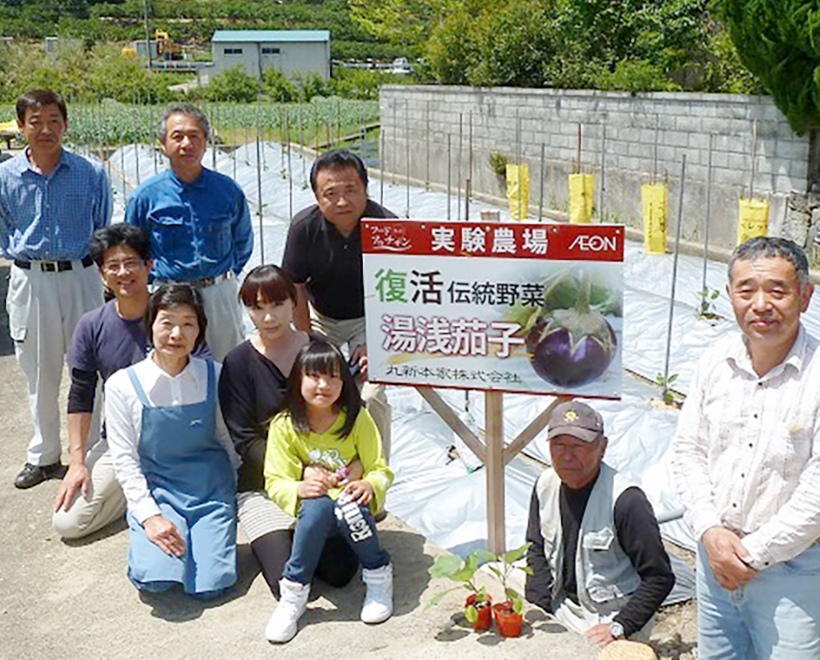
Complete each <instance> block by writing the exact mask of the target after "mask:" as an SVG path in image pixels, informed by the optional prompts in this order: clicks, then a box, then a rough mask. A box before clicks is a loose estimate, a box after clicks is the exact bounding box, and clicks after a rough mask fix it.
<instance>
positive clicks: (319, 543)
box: [282, 495, 390, 584]
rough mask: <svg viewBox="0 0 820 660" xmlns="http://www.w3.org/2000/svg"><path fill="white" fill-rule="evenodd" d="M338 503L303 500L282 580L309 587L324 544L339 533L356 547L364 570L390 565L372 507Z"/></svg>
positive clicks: (324, 500) (317, 498) (355, 550)
mask: <svg viewBox="0 0 820 660" xmlns="http://www.w3.org/2000/svg"><path fill="white" fill-rule="evenodd" d="M344 500H345V498H344V495H343V496H341V497H340V499H339V501H338V502H336V501H334V500H332V499H330V498H329V497H328V496H327V495H323V496H322V497H311V498H307V499H303V500H302V501H301V502H300V504H299V513H298V514H297V517H296V530H295V531H294V533H293V545H292V547H291V551H290V559H288V563H287V564H285V570H284V571H282V577H283V578H285V579H287V580H291V581H292V582H298V583H299V584H308V583H309V582H310V581H311V579H312V578H313V574H314V573H315V572H316V566H317V565H318V564H319V557H321V555H322V549H323V548H324V547H325V541H326V540H327V538H328V537H329V536H330V535H331V534H333V533H334V532H335V531H336V530H338V531H339V533H340V534H341V535H342V536H343V537H344V539H345V541H347V543H348V544H349V545H350V547H351V548H353V551H354V552H355V553H356V556H358V558H359V562H361V565H362V568H365V569H374V568H381V567H382V566H387V564H388V563H390V555H389V554H387V551H386V550H385V549H384V548H382V546H381V543H380V542H379V536H378V534H377V533H376V523H375V521H374V520H373V514H371V513H370V508H369V507H366V506H361V505H359V504H357V503H356V502H345V501H344Z"/></svg>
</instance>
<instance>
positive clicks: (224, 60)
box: [213, 41, 330, 78]
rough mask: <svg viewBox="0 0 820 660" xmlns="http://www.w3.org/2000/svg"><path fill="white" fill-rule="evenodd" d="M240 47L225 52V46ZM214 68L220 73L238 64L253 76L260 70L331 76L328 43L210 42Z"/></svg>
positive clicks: (214, 72) (230, 47)
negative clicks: (236, 52)
mask: <svg viewBox="0 0 820 660" xmlns="http://www.w3.org/2000/svg"><path fill="white" fill-rule="evenodd" d="M226 48H227V49H232V50H236V49H241V50H242V53H240V54H233V53H231V54H226V53H225V49H226ZM274 48H278V49H279V53H264V52H263V49H274ZM213 58H214V71H213V74H214V75H215V74H219V73H222V72H223V71H225V70H226V69H231V68H233V67H235V66H237V65H238V64H241V65H242V66H244V67H245V73H247V74H248V75H249V76H254V77H256V78H259V77H260V70H261V71H264V70H265V69H268V68H275V69H279V70H280V71H281V72H282V73H284V74H285V75H286V76H288V77H291V76H292V75H293V74H295V73H301V74H306V73H318V74H319V75H320V76H322V77H323V78H329V77H330V44H329V43H327V42H302V43H294V42H265V43H257V42H236V43H227V42H222V41H220V42H219V43H215V44H213Z"/></svg>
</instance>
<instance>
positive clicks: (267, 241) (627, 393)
mask: <svg viewBox="0 0 820 660" xmlns="http://www.w3.org/2000/svg"><path fill="white" fill-rule="evenodd" d="M260 152H261V153H260V159H259V162H260V163H262V167H261V170H262V209H263V222H262V227H261V233H260V227H259V220H258V215H257V213H258V208H259V207H258V186H257V155H256V145H255V144H253V143H252V144H249V145H246V146H243V147H241V148H240V149H238V150H237V151H236V152H235V153H234V154H225V153H221V152H220V153H219V154H218V157H217V164H216V169H217V170H218V171H219V172H222V173H224V174H227V175H228V176H232V177H235V179H236V181H237V182H238V183H239V184H240V185H241V186H242V188H243V189H244V190H245V194H246V195H247V198H248V200H249V202H250V203H251V213H252V215H253V223H254V231H255V233H256V236H257V239H258V238H259V236H260V235H261V236H262V237H263V241H262V242H263V244H264V248H265V250H264V254H265V261H266V262H268V263H279V262H280V260H281V255H282V251H283V249H284V242H285V237H286V235H287V228H288V224H289V219H290V217H291V212H293V213H295V212H297V211H299V210H300V209H302V208H304V207H306V206H308V205H310V204H313V203H314V201H315V200H314V197H313V193H312V191H311V190H310V185H309V181H308V180H307V177H308V176H309V172H310V164H311V162H310V161H308V160H304V161H303V159H302V157H301V156H300V155H298V154H296V153H295V152H294V153H292V155H291V160H290V169H288V162H287V156H286V155H285V154H283V153H282V151H281V149H280V145H278V144H263V145H261V149H260ZM137 162H138V163H139V164H138V165H137ZM154 162H155V154H154V152H153V151H152V150H151V149H150V148H148V147H145V146H142V147H138V148H136V149H135V148H134V147H133V146H128V147H124V148H123V149H122V150H119V151H117V152H116V153H114V154H113V155H112V156H111V158H110V160H109V164H110V167H111V172H112V178H113V179H114V180H113V182H112V183H113V187H114V189H115V198H116V210H115V221H117V220H119V219H121V218H122V214H123V212H124V204H125V201H124V197H123V194H122V192H123V180H124V181H125V182H126V185H125V188H126V191H127V193H128V194H130V192H131V191H132V190H133V188H134V187H136V185H137V167H139V173H140V178H141V180H145V179H146V178H148V177H149V176H152V175H153V174H154V171H155V169H154ZM164 162H165V161H164V159H162V157H160V158H159V159H158V163H159V165H158V167H159V168H162V167H163V166H164ZM204 163H205V165H206V166H207V167H212V154H211V153H210V152H209V153H208V154H206V156H205V159H204ZM288 171H290V172H291V173H292V178H293V181H292V183H291V182H289V180H288ZM234 173H235V174H234ZM303 173H304V175H303ZM369 193H370V197H371V198H372V199H374V200H376V201H381V200H382V199H383V203H384V205H385V206H386V207H387V208H389V209H391V210H392V211H393V212H394V213H396V214H397V215H399V216H404V215H406V214H409V215H410V217H413V218H430V219H432V218H435V219H444V218H446V217H447V215H448V197H447V195H446V194H444V193H440V192H428V191H425V190H423V189H420V188H414V187H410V188H409V207H408V188H407V187H406V186H405V185H403V184H397V183H387V182H384V183H382V182H381V181H378V180H374V181H371V182H370V186H369ZM456 205H457V196H456V195H455V193H454V194H453V195H451V197H450V199H449V206H450V216H451V217H452V218H453V219H455V218H456V217H457V215H458V209H457V207H456ZM408 208H409V210H408ZM462 209H463V197H462ZM483 209H487V210H499V209H498V208H497V207H492V206H490V205H487V204H481V203H475V202H473V203H471V205H470V215H471V218H478V217H479V212H480V210H483ZM500 210H501V217H502V219H503V220H508V219H509V211H508V210H507V209H500ZM461 215H462V217H463V210H462V213H461ZM259 255H260V242H259V241H258V240H257V244H256V246H255V248H254V255H253V256H252V257H251V262H250V265H251V266H254V265H257V264H259V263H260V256H259ZM672 262H673V259H672V256H671V255H647V254H645V253H644V252H643V248H642V246H640V245H637V244H632V243H629V244H627V249H626V256H625V264H624V282H625V293H624V334H623V342H624V346H623V364H624V367H625V369H626V370H628V371H631V372H635V373H637V374H639V375H641V376H643V377H645V378H647V379H649V380H650V381H654V380H655V377H656V374H658V373H659V372H661V371H663V366H664V358H665V349H666V337H667V323H668V312H669V292H670V290H671V277H672ZM702 269H703V261H702V259H699V258H696V257H691V256H685V255H682V256H681V257H680V261H679V269H678V282H677V290H676V300H675V312H674V324H673V328H672V354H671V360H670V370H669V373H670V374H678V379H677V381H676V382H675V383H674V388H675V389H676V390H678V391H681V392H683V393H686V392H687V390H688V388H689V383H690V379H691V376H692V370H693V368H694V366H695V364H696V362H697V359H698V357H699V356H700V354H701V353H702V352H703V350H704V348H705V347H706V346H708V345H711V344H713V343H714V342H715V341H716V340H717V339H719V338H720V337H722V336H723V335H725V334H726V333H727V332H737V329H736V325H735V323H734V320H733V319H732V312H731V307H730V305H729V301H728V298H727V296H726V294H725V292H724V288H725V284H726V265H725V264H721V263H708V264H707V287H708V288H709V289H717V290H720V291H721V295H720V297H719V298H718V299H717V300H716V301H715V311H716V312H717V313H718V314H721V315H723V316H724V317H725V319H723V320H717V321H703V320H700V319H699V318H698V313H697V312H698V308H699V305H700V291H701V289H702ZM805 320H806V325H807V327H808V328H809V330H810V331H812V332H814V333H815V334H817V333H818V332H820V313H818V305H817V304H816V303H813V304H812V307H811V308H810V310H809V313H808V314H806V315H805ZM250 327H251V326H250V323H249V322H248V328H249V329H250ZM440 393H441V394H442V396H443V397H444V398H445V400H447V401H448V402H449V403H450V405H451V406H452V407H453V408H455V409H456V410H458V411H461V413H462V416H463V418H464V419H465V421H468V422H469V423H474V420H478V426H479V427H480V426H481V425H483V419H484V406H483V403H484V400H483V395H482V393H480V392H472V393H470V394H469V412H467V411H465V402H466V399H467V395H465V393H464V392H463V391H455V390H440ZM388 397H389V399H390V403H391V405H392V407H393V448H392V455H391V465H392V467H393V469H394V471H395V473H396V480H395V483H394V485H393V488H392V489H391V490H390V492H389V495H388V500H387V507H388V508H389V510H390V511H391V513H393V514H395V515H396V516H398V517H399V518H401V519H402V520H404V521H405V522H406V523H407V524H409V525H410V526H411V527H413V528H415V529H417V530H419V531H420V532H421V533H423V534H424V535H425V536H426V537H427V538H429V539H431V540H432V541H434V542H435V543H437V544H438V545H440V546H442V547H444V548H448V549H450V550H453V551H456V552H459V553H461V554H466V553H467V552H469V551H471V550H473V549H475V548H477V547H485V546H486V539H487V518H486V511H487V503H486V483H485V480H486V477H485V471H484V470H483V469H479V470H477V471H472V472H471V471H470V470H469V469H468V467H467V465H466V464H465V462H464V461H462V460H459V459H456V460H452V458H451V453H450V452H449V449H450V448H451V447H452V446H453V445H454V444H455V437H454V434H453V432H452V431H450V429H449V428H448V427H447V426H446V425H445V424H444V422H443V421H442V420H441V419H439V418H438V416H437V415H436V414H435V413H434V412H433V411H432V410H431V409H430V408H429V406H428V405H427V404H426V403H425V402H424V401H423V399H422V398H421V397H420V396H419V395H418V394H417V393H416V391H415V390H414V389H412V388H400V387H390V388H388ZM658 397H659V388H657V387H655V386H652V385H650V384H648V383H646V382H644V381H642V380H640V379H636V378H635V377H633V376H632V375H630V374H628V373H625V374H624V380H623V398H622V400H620V401H595V402H591V403H592V405H593V406H595V408H596V409H598V410H599V411H600V412H601V414H602V415H603V417H604V420H605V425H606V430H607V435H608V437H609V447H608V449H607V455H606V460H607V462H608V463H609V464H610V465H612V466H613V467H615V468H617V469H619V470H622V471H625V472H629V473H631V474H632V476H633V477H634V478H636V479H637V480H638V481H639V483H641V485H642V486H643V488H644V490H645V491H646V493H647V496H648V497H649V499H650V501H651V502H652V504H653V506H654V507H655V511H656V513H657V514H658V516H659V518H661V519H663V518H665V517H667V516H670V515H671V516H672V517H675V515H676V512H677V511H679V510H680V507H681V504H680V500H679V498H678V496H677V493H676V491H675V488H674V484H673V478H672V474H671V470H670V454H671V452H670V446H671V443H672V440H673V438H674V435H675V428H676V424H677V416H678V413H677V412H676V411H674V410H668V409H665V408H658V407H654V406H653V405H652V404H651V400H652V399H653V398H658ZM550 401H551V398H550V397H539V396H527V395H505V398H504V403H505V406H504V422H505V432H506V436H507V438H508V439H512V438H514V437H515V436H516V435H517V434H518V432H519V431H521V430H522V429H523V428H524V427H526V425H527V424H528V423H529V422H530V421H531V420H532V419H533V418H535V417H536V416H537V415H538V414H539V413H540V412H541V411H542V410H543V409H544V407H545V406H547V405H548V404H549V402H550ZM474 430H477V431H478V432H479V433H480V432H481V429H480V428H477V429H474ZM545 437H546V434H545V433H543V432H542V433H541V434H540V435H539V436H538V437H537V438H536V439H535V440H534V441H533V442H532V443H531V444H530V445H529V447H528V448H527V450H526V454H527V455H529V456H530V457H533V458H535V459H537V460H538V461H542V462H548V461H549V449H548V446H547V442H546V440H545ZM540 471H541V466H540V465H539V464H538V463H537V462H536V461H533V460H530V459H528V458H527V456H523V457H521V456H519V457H517V458H516V459H514V460H513V461H512V462H511V463H510V465H509V466H508V468H507V471H506V540H507V546H508V547H517V546H519V545H521V543H522V542H523V540H524V535H525V531H526V524H527V514H528V509H529V501H530V497H531V493H532V487H533V484H534V482H535V480H536V478H537V477H538V474H539V473H540ZM661 529H662V532H663V534H664V535H665V536H666V537H668V538H670V539H672V540H674V541H675V542H677V543H679V544H681V545H684V546H686V547H689V548H694V541H693V539H692V536H691V533H690V531H689V530H688V528H687V526H686V525H685V523H683V521H682V520H680V519H679V518H678V519H675V520H672V521H671V522H667V523H664V524H663V525H662V528H661Z"/></svg>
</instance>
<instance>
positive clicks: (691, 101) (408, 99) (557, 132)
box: [380, 85, 809, 247]
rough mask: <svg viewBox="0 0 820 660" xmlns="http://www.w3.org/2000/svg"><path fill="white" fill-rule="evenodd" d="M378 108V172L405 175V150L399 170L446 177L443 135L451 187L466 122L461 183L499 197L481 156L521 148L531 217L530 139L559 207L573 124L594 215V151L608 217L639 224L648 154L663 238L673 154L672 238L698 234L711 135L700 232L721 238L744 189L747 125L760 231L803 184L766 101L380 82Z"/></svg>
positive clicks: (803, 141)
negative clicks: (677, 232)
mask: <svg viewBox="0 0 820 660" xmlns="http://www.w3.org/2000/svg"><path fill="white" fill-rule="evenodd" d="M380 105H381V123H382V131H383V134H384V154H383V164H384V165H383V166H384V169H385V170H387V171H388V172H395V173H397V174H406V172H407V162H408V157H409V163H410V175H411V177H413V178H416V179H420V180H422V181H430V182H435V183H441V184H446V183H447V178H448V171H447V169H448V168H447V163H448V146H447V145H448V136H449V141H450V160H449V162H450V178H451V181H452V185H453V186H454V190H455V186H456V185H457V182H458V181H459V180H460V181H461V185H462V187H464V185H465V180H466V179H467V178H468V176H469V174H468V170H469V148H468V144H469V133H470V123H472V188H473V190H475V191H477V192H483V193H487V194H490V195H498V196H503V195H504V182H503V180H502V179H501V178H500V177H498V176H497V175H496V174H495V173H494V172H493V171H492V169H491V168H490V164H489V157H490V154H491V153H494V152H497V153H500V154H503V155H505V156H507V157H508V158H509V160H510V162H514V161H515V160H516V154H517V153H521V154H522V160H523V161H524V162H527V163H528V164H529V167H530V179H531V186H530V187H531V192H530V211H531V213H536V214H537V213H538V205H539V199H540V197H541V194H542V186H541V184H540V179H541V167H542V165H541V164H542V160H541V150H542V145H543V149H544V154H545V157H544V160H543V171H544V177H543V200H544V207H545V208H551V209H555V210H564V211H565V210H567V206H568V193H567V175H568V174H569V173H570V172H571V171H572V167H573V164H574V162H575V160H576V154H577V143H578V124H579V123H580V124H581V125H582V154H581V160H582V168H583V171H585V172H594V173H595V179H596V181H595V204H596V214H597V213H598V212H599V209H598V207H599V206H600V200H601V191H600V184H601V178H602V177H601V163H602V147H603V152H604V153H603V162H604V164H605V177H604V178H605V195H604V203H603V207H604V216H605V218H607V219H608V220H609V221H612V222H622V223H625V224H627V225H630V226H633V227H639V226H640V225H641V217H642V212H641V197H640V185H641V184H643V183H648V182H650V180H651V179H652V178H653V172H654V171H655V169H656V166H655V160H656V157H657V176H658V179H659V180H664V179H668V181H669V183H670V186H671V189H670V196H669V197H670V214H669V215H670V218H669V220H670V222H669V228H670V229H669V235H670V236H674V233H673V232H674V228H675V227H676V225H677V222H676V218H677V206H678V195H679V190H680V171H681V159H682V158H681V157H682V156H683V155H684V154H685V155H686V178H685V186H684V193H685V196H684V204H683V237H684V238H685V239H688V240H693V241H699V240H702V237H703V235H704V229H705V218H706V209H707V203H706V202H707V190H708V185H707V179H708V178H709V151H710V148H709V145H710V140H711V142H712V155H711V162H712V168H711V181H712V185H711V218H712V221H711V225H710V240H714V241H716V242H717V243H719V244H721V245H724V246H727V247H730V246H732V245H733V244H734V242H735V238H736V222H737V201H738V198H739V197H740V195H741V193H742V194H743V196H748V195H749V186H750V183H751V178H752V148H753V132H754V128H753V126H754V124H755V121H756V123H757V146H756V154H757V156H756V158H755V159H754V161H755V172H756V173H755V177H754V192H755V195H756V196H757V195H764V196H768V197H769V198H770V200H771V203H772V207H771V212H770V216H769V225H770V233H778V231H779V229H780V228H781V227H782V226H783V223H784V218H785V214H786V206H787V204H786V199H787V197H788V194H789V193H790V192H792V191H797V192H801V193H804V192H806V189H807V166H808V150H809V141H808V138H807V137H798V136H796V135H795V134H794V133H793V132H792V130H791V128H790V127H789V124H788V122H787V121H786V118H785V117H784V116H783V114H782V113H781V112H780V111H779V110H778V109H777V108H776V107H775V105H774V103H773V102H772V100H771V99H770V98H768V97H758V96H735V95H728V94H689V93H652V94H630V93H620V92H597V91H587V90H552V89H543V90H541V89H539V90H532V89H516V88H492V89H480V88H468V87H448V86H407V87H405V86H400V85H389V86H385V87H382V89H381V94H380ZM459 122H461V128H459V126H460V123H459ZM459 136H461V137H459ZM710 136H713V137H711V138H710ZM656 145H657V146H656ZM408 150H409V151H408ZM459 154H460V158H459ZM459 171H460V175H459ZM454 194H455V192H454Z"/></svg>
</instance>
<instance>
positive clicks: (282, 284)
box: [239, 264, 297, 307]
mask: <svg viewBox="0 0 820 660" xmlns="http://www.w3.org/2000/svg"><path fill="white" fill-rule="evenodd" d="M260 294H261V295H262V300H264V301H265V302H269V303H281V302H284V301H285V300H288V299H290V301H291V302H292V303H293V304H294V306H295V305H296V300H297V298H296V286H295V285H294V284H293V280H292V279H290V275H288V274H287V273H286V272H285V271H284V270H282V269H281V268H279V266H274V265H272V264H265V265H262V266H257V267H256V268H254V269H253V270H252V271H251V272H250V273H248V274H247V276H246V277H245V281H244V282H242V287H241V288H240V289H239V299H240V300H241V301H242V304H244V305H245V307H256V304H257V301H258V300H259V295H260Z"/></svg>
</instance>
